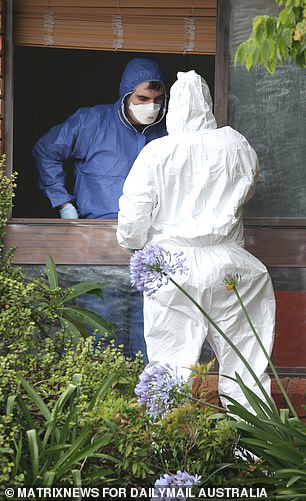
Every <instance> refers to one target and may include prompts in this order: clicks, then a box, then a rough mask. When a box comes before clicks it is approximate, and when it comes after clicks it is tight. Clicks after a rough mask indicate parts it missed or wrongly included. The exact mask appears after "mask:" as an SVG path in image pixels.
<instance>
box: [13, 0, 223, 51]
mask: <svg viewBox="0 0 306 501" xmlns="http://www.w3.org/2000/svg"><path fill="white" fill-rule="evenodd" d="M55 3H56V2H55V0H54V1H53V0H51V2H49V5H51V7H52V8H44V9H43V8H38V7H35V5H34V4H40V5H42V4H47V2H43V1H42V0H23V1H22V2H19V1H17V2H16V10H15V16H14V44H15V45H28V46H29V45H30V46H39V47H44V46H51V47H64V48H78V49H96V50H122V51H132V52H135V51H136V52H169V53H184V52H193V53H196V54H215V51H216V18H215V16H208V15H207V16H190V15H177V14H176V15H175V16H174V15H166V14H165V11H166V10H167V9H168V7H169V4H171V2H168V3H167V5H166V8H165V9H160V10H159V14H158V15H147V13H146V9H145V8H142V9H139V10H138V11H137V12H138V13H137V15H127V14H126V15H121V14H118V11H117V10H114V11H113V12H115V14H105V10H104V5H105V3H111V2H110V1H108V2H101V3H103V7H101V8H97V7H95V6H92V4H94V3H96V2H95V0H90V1H89V2H88V5H89V6H90V8H86V9H84V8H82V7H80V5H78V3H80V2H77V1H74V2H72V0H71V1H70V0H66V2H62V5H61V7H56V6H55ZM69 3H71V4H72V3H73V4H74V7H71V8H68V7H69V6H68V5H67V4H69ZM113 3H114V2H113ZM120 3H121V2H119V4H120ZM124 3H126V4H127V3H137V0H131V1H130V0H126V2H124ZM178 3H180V4H182V5H183V4H185V5H186V4H188V6H190V4H191V2H189V1H188V2H186V1H184V0H180V2H178ZM210 3H211V2H210ZM21 4H22V5H21ZM30 4H31V6H32V7H31V8H30V7H29V6H30ZM63 4H64V5H63ZM100 5H101V4H100ZM154 5H156V4H154ZM18 7H20V9H19V10H18ZM176 12H178V9H176ZM179 14H181V12H179Z"/></svg>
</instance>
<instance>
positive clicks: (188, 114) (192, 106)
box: [166, 70, 217, 134]
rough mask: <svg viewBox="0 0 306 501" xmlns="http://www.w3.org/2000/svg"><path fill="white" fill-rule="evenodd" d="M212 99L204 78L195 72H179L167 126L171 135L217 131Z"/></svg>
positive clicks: (171, 93)
mask: <svg viewBox="0 0 306 501" xmlns="http://www.w3.org/2000/svg"><path fill="white" fill-rule="evenodd" d="M212 106H213V105H212V99H211V95H210V91H209V87H208V85H207V83H206V82H205V80H204V78H202V77H201V76H200V75H198V74H197V73H196V72H195V71H194V70H191V71H188V72H186V73H184V72H178V74H177V81H176V82H175V83H174V84H173V85H172V87H171V91H170V100H169V109H168V113H167V116H166V126H167V131H168V133H169V134H173V133H175V134H177V133H181V132H195V131H198V130H201V129H216V128H217V123H216V119H215V117H214V115H213V112H212Z"/></svg>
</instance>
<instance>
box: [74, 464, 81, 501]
mask: <svg viewBox="0 0 306 501" xmlns="http://www.w3.org/2000/svg"><path fill="white" fill-rule="evenodd" d="M71 474H72V479H73V487H81V485H82V478H81V470H71ZM77 499H80V500H81V499H82V498H81V496H80V497H79V498H77Z"/></svg>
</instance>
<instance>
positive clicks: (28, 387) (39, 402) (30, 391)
mask: <svg viewBox="0 0 306 501" xmlns="http://www.w3.org/2000/svg"><path fill="white" fill-rule="evenodd" d="M18 379H19V381H20V383H21V385H22V386H23V387H24V389H25V390H26V391H27V393H28V394H29V395H30V397H31V398H32V400H33V402H34V404H35V405H36V407H37V408H38V409H39V410H40V412H41V413H42V415H43V416H44V418H45V419H46V421H50V420H51V418H52V415H51V412H50V411H49V409H48V407H47V406H46V404H45V403H44V401H43V400H42V399H41V398H40V396H39V395H38V393H37V392H36V391H35V390H34V388H33V386H32V385H31V384H30V383H29V382H28V381H26V379H24V378H23V377H22V376H20V375H19V376H18Z"/></svg>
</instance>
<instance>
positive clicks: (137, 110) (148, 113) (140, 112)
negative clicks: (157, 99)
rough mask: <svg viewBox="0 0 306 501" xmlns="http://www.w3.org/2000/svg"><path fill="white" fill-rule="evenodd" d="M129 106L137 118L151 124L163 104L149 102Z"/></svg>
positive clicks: (145, 123) (144, 123)
mask: <svg viewBox="0 0 306 501" xmlns="http://www.w3.org/2000/svg"><path fill="white" fill-rule="evenodd" d="M129 108H130V110H131V111H132V113H133V115H134V117H135V118H136V120H137V121H138V122H139V123H140V124H143V125H149V124H152V123H153V122H155V120H156V119H157V115H158V113H159V111H160V108H161V105H160V104H154V103H148V104H133V103H130V104H129Z"/></svg>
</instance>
